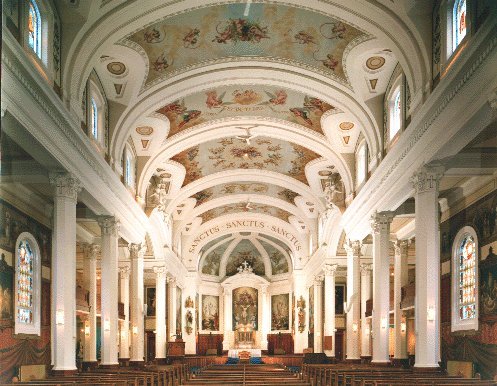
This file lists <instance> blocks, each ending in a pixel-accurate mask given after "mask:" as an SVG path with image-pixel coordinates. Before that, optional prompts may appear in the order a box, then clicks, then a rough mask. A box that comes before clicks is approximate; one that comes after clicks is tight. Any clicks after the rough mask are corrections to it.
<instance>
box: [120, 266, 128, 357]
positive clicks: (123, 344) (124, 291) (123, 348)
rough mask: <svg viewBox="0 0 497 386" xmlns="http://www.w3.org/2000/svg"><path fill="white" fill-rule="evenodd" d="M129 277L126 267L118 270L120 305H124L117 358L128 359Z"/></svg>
mask: <svg viewBox="0 0 497 386" xmlns="http://www.w3.org/2000/svg"><path fill="white" fill-rule="evenodd" d="M129 276H130V269H129V267H128V266H124V267H121V268H119V278H120V279H121V303H123V304H124V322H123V323H122V326H121V334H120V338H121V341H120V344H119V358H121V359H129Z"/></svg>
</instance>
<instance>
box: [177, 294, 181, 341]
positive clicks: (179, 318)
mask: <svg viewBox="0 0 497 386" xmlns="http://www.w3.org/2000/svg"><path fill="white" fill-rule="evenodd" d="M181 299H182V294H181V288H179V287H176V334H177V335H181V332H182V323H181V314H182V312H181V309H182V307H181V306H182V304H181Z"/></svg>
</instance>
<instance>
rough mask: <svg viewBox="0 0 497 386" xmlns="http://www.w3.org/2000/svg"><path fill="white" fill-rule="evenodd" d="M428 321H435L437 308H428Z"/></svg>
mask: <svg viewBox="0 0 497 386" xmlns="http://www.w3.org/2000/svg"><path fill="white" fill-rule="evenodd" d="M426 319H428V321H429V322H434V321H435V307H434V306H428V309H427V310H426Z"/></svg>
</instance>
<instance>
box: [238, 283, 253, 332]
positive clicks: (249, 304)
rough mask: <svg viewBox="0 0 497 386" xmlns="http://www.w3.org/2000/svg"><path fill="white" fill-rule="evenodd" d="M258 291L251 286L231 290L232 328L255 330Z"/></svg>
mask: <svg viewBox="0 0 497 386" xmlns="http://www.w3.org/2000/svg"><path fill="white" fill-rule="evenodd" d="M257 312H258V291H257V290H256V289H255V288H251V287H240V288H236V289H234V290H233V330H234V331H237V330H239V329H240V328H245V329H246V328H248V329H250V330H252V331H254V330H257V329H258V326H257V322H258V321H257V317H258V314H257Z"/></svg>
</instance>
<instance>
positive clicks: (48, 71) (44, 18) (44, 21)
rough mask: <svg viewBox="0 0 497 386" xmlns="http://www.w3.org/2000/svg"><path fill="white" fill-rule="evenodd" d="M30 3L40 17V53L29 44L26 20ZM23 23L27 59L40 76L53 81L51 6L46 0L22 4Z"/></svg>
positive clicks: (52, 18)
mask: <svg viewBox="0 0 497 386" xmlns="http://www.w3.org/2000/svg"><path fill="white" fill-rule="evenodd" d="M30 3H32V4H34V5H35V7H34V8H35V9H37V10H38V15H39V17H40V52H39V53H38V52H36V50H34V49H33V48H32V47H31V45H30V44H29V31H28V20H29V6H30ZM22 9H23V17H22V20H23V23H22V30H21V31H22V35H23V41H24V47H25V50H26V52H27V53H28V57H29V58H30V59H31V60H32V62H33V64H34V65H35V66H36V67H37V69H38V70H39V71H40V72H41V73H42V75H43V76H44V77H45V78H47V79H49V80H51V81H53V73H52V72H53V37H54V31H53V29H54V26H53V24H54V23H53V21H54V14H53V12H54V10H52V8H51V4H49V3H47V1H46V0H28V1H26V2H24V6H23V8H22Z"/></svg>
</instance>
